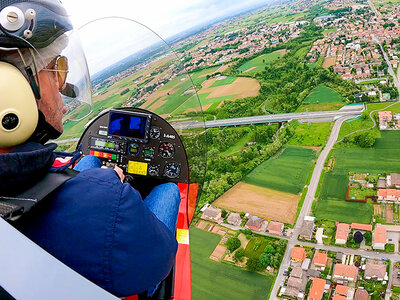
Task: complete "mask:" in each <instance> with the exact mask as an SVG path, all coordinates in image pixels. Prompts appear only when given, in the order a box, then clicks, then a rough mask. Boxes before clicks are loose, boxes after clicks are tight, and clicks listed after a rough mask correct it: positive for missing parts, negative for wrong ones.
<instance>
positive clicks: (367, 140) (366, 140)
mask: <svg viewBox="0 0 400 300" xmlns="http://www.w3.org/2000/svg"><path fill="white" fill-rule="evenodd" d="M375 140H376V136H375V135H374V134H373V133H372V132H371V131H366V132H363V133H360V134H359V135H356V136H355V137H354V143H355V144H356V145H358V146H360V147H361V148H371V147H372V146H373V145H374V144H375Z"/></svg>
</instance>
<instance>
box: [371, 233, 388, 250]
mask: <svg viewBox="0 0 400 300" xmlns="http://www.w3.org/2000/svg"><path fill="white" fill-rule="evenodd" d="M385 245H386V228H383V227H376V228H375V231H374V233H373V235H372V247H373V248H374V249H379V250H385Z"/></svg>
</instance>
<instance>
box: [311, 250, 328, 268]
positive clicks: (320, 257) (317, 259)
mask: <svg viewBox="0 0 400 300" xmlns="http://www.w3.org/2000/svg"><path fill="white" fill-rule="evenodd" d="M327 259H328V253H322V252H317V253H315V255H314V265H315V266H316V267H318V268H320V269H321V270H322V271H323V270H325V266H326V261H327Z"/></svg>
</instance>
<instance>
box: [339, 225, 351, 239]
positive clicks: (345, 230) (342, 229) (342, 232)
mask: <svg viewBox="0 0 400 300" xmlns="http://www.w3.org/2000/svg"><path fill="white" fill-rule="evenodd" d="M349 230H350V226H349V224H346V223H339V224H338V225H337V229H336V237H335V239H336V240H338V239H340V240H345V241H346V240H347V237H348V236H349Z"/></svg>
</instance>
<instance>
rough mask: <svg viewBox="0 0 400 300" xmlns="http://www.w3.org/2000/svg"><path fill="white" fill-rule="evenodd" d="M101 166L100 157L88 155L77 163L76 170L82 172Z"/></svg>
mask: <svg viewBox="0 0 400 300" xmlns="http://www.w3.org/2000/svg"><path fill="white" fill-rule="evenodd" d="M101 166H102V163H101V161H100V159H99V158H98V157H96V156H94V155H86V156H85V157H83V158H82V159H81V160H80V161H79V162H78V163H77V164H76V166H75V168H74V170H75V171H79V172H82V171H85V170H88V169H93V168H100V167H101Z"/></svg>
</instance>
